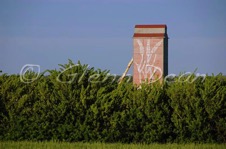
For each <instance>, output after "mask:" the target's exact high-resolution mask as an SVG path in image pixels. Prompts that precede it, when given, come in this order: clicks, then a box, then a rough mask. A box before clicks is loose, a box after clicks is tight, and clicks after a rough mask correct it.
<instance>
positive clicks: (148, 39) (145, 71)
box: [133, 24, 168, 85]
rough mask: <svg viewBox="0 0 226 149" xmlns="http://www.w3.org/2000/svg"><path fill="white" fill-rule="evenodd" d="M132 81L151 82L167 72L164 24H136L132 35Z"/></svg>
mask: <svg viewBox="0 0 226 149" xmlns="http://www.w3.org/2000/svg"><path fill="white" fill-rule="evenodd" d="M133 49H134V50H133V66H134V67H133V83H134V84H137V85H139V84H140V83H142V82H143V81H148V82H149V83H153V82H155V81H158V80H161V81H162V80H163V77H164V76H166V75H167V74H168V36H167V26H166V25H162V24H160V25H136V26H135V32H134V35H133Z"/></svg>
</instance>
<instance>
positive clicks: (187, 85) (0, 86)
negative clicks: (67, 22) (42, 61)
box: [0, 60, 226, 143]
mask: <svg viewBox="0 0 226 149" xmlns="http://www.w3.org/2000/svg"><path fill="white" fill-rule="evenodd" d="M47 72H48V74H47ZM37 75H38V74H37V73H34V72H29V71H28V72H27V73H25V74H24V78H30V79H31V78H34V77H36V76H37ZM192 77H194V76H192ZM118 78H119V76H113V75H109V71H107V70H104V71H102V70H100V69H94V68H89V67H88V65H83V64H81V63H80V62H78V63H77V64H74V63H73V62H72V61H71V60H69V62H68V64H65V65H60V69H59V70H47V71H46V72H43V73H42V74H41V75H40V76H39V77H38V79H37V80H35V81H33V82H31V83H24V82H23V80H21V76H20V75H19V74H13V75H7V74H3V73H1V75H0V132H1V133H0V140H3V141H6V140H7V141H9V140H13V141H21V140H30V141H49V140H54V141H67V142H77V141H84V142H123V143H173V142H179V143H187V142H195V143H213V142H215V143H226V77H225V76H223V75H222V74H219V75H217V76H207V77H206V78H205V80H202V79H196V80H195V81H193V82H191V81H190V82H189V81H179V80H178V77H177V78H174V81H172V82H163V83H160V82H155V83H152V84H148V83H143V84H141V86H140V87H138V86H135V85H133V83H132V82H131V79H130V80H129V78H126V79H125V80H124V82H122V83H121V84H118V82H117V81H118ZM179 78H180V77H179ZM180 79H181V78H180ZM190 79H191V78H190ZM31 80H32V79H31Z"/></svg>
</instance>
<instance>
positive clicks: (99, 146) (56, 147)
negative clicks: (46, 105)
mask: <svg viewBox="0 0 226 149" xmlns="http://www.w3.org/2000/svg"><path fill="white" fill-rule="evenodd" d="M225 148H226V144H149V145H147V144H121V143H112V144H110V143H81V142H77V143H67V142H26V141H23V142H0V149H225Z"/></svg>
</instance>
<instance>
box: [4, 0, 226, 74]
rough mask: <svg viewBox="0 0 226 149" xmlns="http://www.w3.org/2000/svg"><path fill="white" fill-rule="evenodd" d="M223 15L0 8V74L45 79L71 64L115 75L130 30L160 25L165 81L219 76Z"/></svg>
mask: <svg viewBox="0 0 226 149" xmlns="http://www.w3.org/2000/svg"><path fill="white" fill-rule="evenodd" d="M225 7H226V1H225V0H186V1H185V0H0V70H2V71H3V72H4V73H9V74H12V73H19V72H20V70H21V68H22V67H23V66H24V65H25V64H38V65H40V67H41V71H44V70H46V69H55V68H59V67H58V64H65V63H67V62H68V59H72V60H73V61H74V62H77V61H78V60H80V61H81V62H82V63H83V64H89V65H90V66H91V67H95V68H101V69H107V70H110V72H111V73H113V74H122V73H123V71H124V70H125V68H126V66H127V64H128V62H129V61H130V59H131V58H132V52H133V47H132V45H133V44H132V36H133V32H134V26H135V25H136V24H166V25H167V27H168V36H169V73H175V74H178V73H179V72H189V71H191V72H192V71H194V70H195V69H196V68H198V70H197V72H199V73H208V74H210V75H211V74H212V73H214V74H218V73H220V72H222V73H223V74H226V9H225ZM130 73H132V71H131V70H130Z"/></svg>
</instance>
